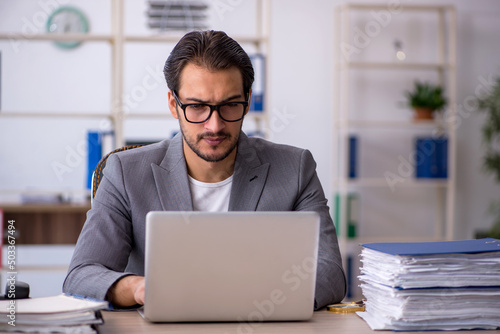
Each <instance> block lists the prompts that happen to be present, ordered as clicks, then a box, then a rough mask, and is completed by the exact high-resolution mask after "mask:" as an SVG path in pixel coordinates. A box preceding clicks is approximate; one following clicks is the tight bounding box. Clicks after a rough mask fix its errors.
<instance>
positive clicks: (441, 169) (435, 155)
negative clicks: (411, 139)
mask: <svg viewBox="0 0 500 334" xmlns="http://www.w3.org/2000/svg"><path fill="white" fill-rule="evenodd" d="M415 149H416V155H415V164H416V166H415V176H416V177H417V178H442V179H445V178H447V177H448V139H447V138H446V137H439V138H434V137H420V138H417V139H416V141H415Z"/></svg>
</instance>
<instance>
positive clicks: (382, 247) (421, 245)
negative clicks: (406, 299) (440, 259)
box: [362, 238, 500, 256]
mask: <svg viewBox="0 0 500 334" xmlns="http://www.w3.org/2000/svg"><path fill="white" fill-rule="evenodd" d="M362 246H363V247H365V248H369V249H372V250H376V251H379V252H382V253H386V254H389V255H400V256H405V255H435V254H473V253H486V252H500V240H498V239H493V238H483V239H474V240H457V241H431V242H387V243H382V242H378V243H367V244H362Z"/></svg>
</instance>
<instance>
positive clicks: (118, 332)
mask: <svg viewBox="0 0 500 334" xmlns="http://www.w3.org/2000/svg"><path fill="white" fill-rule="evenodd" d="M103 317H104V321H105V324H104V325H101V326H99V333H100V334H122V333H138V334H139V333H166V332H168V333H194V332H200V333H224V334H233V333H234V334H240V333H247V334H258V333H291V334H293V333H301V334H304V333H306V334H307V333H328V334H332V333H342V334H365V333H366V334H368V333H370V334H374V333H375V332H374V331H372V330H371V329H370V327H368V325H367V324H366V323H365V322H364V321H363V320H362V319H361V318H359V317H358V316H357V315H356V314H354V313H349V314H338V313H331V312H328V311H318V312H314V316H313V318H312V319H311V320H310V321H301V322H266V323H185V324H183V323H175V324H152V323H148V322H147V321H145V320H144V319H143V318H142V317H141V316H140V315H139V314H138V313H137V312H135V311H128V312H103ZM378 333H384V332H378ZM386 333H393V332H386ZM429 333H439V334H443V333H444V332H443V331H438V332H425V334H429ZM446 333H450V332H448V331H447V332H446ZM460 333H462V334H463V333H464V331H460ZM481 334H499V331H493V330H491V331H481Z"/></svg>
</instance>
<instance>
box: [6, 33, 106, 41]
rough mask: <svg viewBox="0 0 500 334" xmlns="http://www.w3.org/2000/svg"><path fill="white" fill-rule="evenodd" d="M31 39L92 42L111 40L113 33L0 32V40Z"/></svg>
mask: <svg viewBox="0 0 500 334" xmlns="http://www.w3.org/2000/svg"><path fill="white" fill-rule="evenodd" d="M13 39H14V40H15V39H24V40H33V41H82V42H86V41H93V42H111V41H113V39H114V37H113V35H106V34H102V35H98V34H32V35H30V34H23V33H14V32H12V33H5V32H1V33H0V40H13Z"/></svg>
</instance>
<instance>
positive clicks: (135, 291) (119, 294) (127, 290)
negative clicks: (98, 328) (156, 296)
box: [106, 275, 145, 307]
mask: <svg viewBox="0 0 500 334" xmlns="http://www.w3.org/2000/svg"><path fill="white" fill-rule="evenodd" d="M144 288H145V280H144V276H135V275H130V276H125V277H123V278H121V279H120V280H118V281H117V282H116V283H115V284H114V285H113V286H112V287H111V288H110V289H109V291H108V295H107V298H106V299H107V300H108V301H110V302H111V304H113V305H115V306H118V307H128V306H134V305H136V304H140V305H144Z"/></svg>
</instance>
